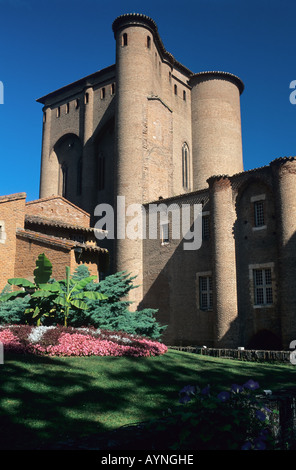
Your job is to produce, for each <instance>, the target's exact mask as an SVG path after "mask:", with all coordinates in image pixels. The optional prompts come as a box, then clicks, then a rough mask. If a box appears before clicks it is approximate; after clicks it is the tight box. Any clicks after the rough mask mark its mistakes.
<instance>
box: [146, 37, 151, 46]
mask: <svg viewBox="0 0 296 470" xmlns="http://www.w3.org/2000/svg"><path fill="white" fill-rule="evenodd" d="M147 48H148V49H150V48H151V37H150V36H147Z"/></svg>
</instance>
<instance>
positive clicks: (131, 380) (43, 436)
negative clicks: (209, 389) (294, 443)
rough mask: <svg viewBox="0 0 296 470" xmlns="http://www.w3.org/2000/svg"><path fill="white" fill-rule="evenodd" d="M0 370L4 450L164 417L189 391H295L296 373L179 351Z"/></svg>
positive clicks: (25, 363) (30, 360) (10, 364)
mask: <svg viewBox="0 0 296 470" xmlns="http://www.w3.org/2000/svg"><path fill="white" fill-rule="evenodd" d="M4 359H5V362H4V364H3V365H0V372H1V374H0V390H1V395H0V400H1V401H0V448H1V449H38V448H42V447H44V446H46V445H47V444H49V445H52V443H55V442H59V441H64V440H66V439H69V438H73V439H77V438H78V437H79V436H87V435H90V434H93V433H98V432H104V431H107V430H110V429H115V428H117V427H119V426H122V425H125V424H129V423H135V422H140V421H145V420H148V419H150V418H155V417H156V418H157V417H159V416H161V414H162V411H163V410H166V409H167V408H168V407H172V406H174V405H176V404H177V403H178V392H179V390H180V389H181V388H183V386H184V385H187V384H195V383H198V384H199V385H201V386H203V385H207V384H208V383H210V384H211V386H213V387H215V388H217V390H218V391H220V390H221V389H222V388H227V387H228V386H230V385H231V384H232V383H234V382H235V383H239V384H243V383H244V382H245V381H247V380H248V379H250V378H252V379H254V380H257V381H258V382H259V384H260V386H261V387H262V388H264V389H266V388H267V389H268V388H270V389H272V390H276V389H278V388H282V387H286V386H294V385H295V382H296V368H295V366H293V365H292V364H286V365H279V364H277V365H275V364H259V363H246V362H239V361H233V360H227V359H217V358H211V357H205V356H198V355H195V354H190V353H184V352H179V351H169V352H168V353H167V354H165V355H164V356H159V357H151V358H115V357H76V358H74V357H73V358H41V357H39V358H38V357H31V356H13V357H9V356H8V355H5V358H4Z"/></svg>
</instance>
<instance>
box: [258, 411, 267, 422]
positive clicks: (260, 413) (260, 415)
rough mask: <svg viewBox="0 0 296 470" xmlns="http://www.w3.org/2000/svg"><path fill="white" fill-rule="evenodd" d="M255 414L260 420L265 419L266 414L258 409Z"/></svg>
mask: <svg viewBox="0 0 296 470" xmlns="http://www.w3.org/2000/svg"><path fill="white" fill-rule="evenodd" d="M256 416H257V418H258V419H259V420H260V421H265V420H266V415H265V414H264V413H263V412H262V411H260V410H256Z"/></svg>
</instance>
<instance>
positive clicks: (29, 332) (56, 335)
mask: <svg viewBox="0 0 296 470" xmlns="http://www.w3.org/2000/svg"><path fill="white" fill-rule="evenodd" d="M0 342H1V343H2V344H3V346H4V351H12V352H19V353H22V354H35V355H36V354H37V355H47V356H133V357H149V356H159V355H161V354H164V353H166V352H167V347H166V346H165V345H164V344H162V343H160V342H158V341H153V340H151V339H149V338H145V337H141V336H135V335H130V334H127V333H124V332H121V331H107V330H101V329H95V328H72V327H64V326H31V325H5V326H0Z"/></svg>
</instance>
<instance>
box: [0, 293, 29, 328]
mask: <svg viewBox="0 0 296 470" xmlns="http://www.w3.org/2000/svg"><path fill="white" fill-rule="evenodd" d="M29 300H30V299H29V296H27V297H24V298H16V299H13V300H7V301H6V302H0V324H1V325H7V324H15V325H18V324H24V323H25V322H26V315H25V310H26V309H27V308H28V307H29Z"/></svg>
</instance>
